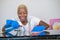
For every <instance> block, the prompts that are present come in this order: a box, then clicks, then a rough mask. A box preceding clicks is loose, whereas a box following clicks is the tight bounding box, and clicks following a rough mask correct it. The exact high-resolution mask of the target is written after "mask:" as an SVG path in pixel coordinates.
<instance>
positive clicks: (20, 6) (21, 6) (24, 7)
mask: <svg viewBox="0 0 60 40" xmlns="http://www.w3.org/2000/svg"><path fill="white" fill-rule="evenodd" d="M18 9H25V10H27V7H26V6H25V5H19V6H18Z"/></svg>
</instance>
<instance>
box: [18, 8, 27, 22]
mask: <svg viewBox="0 0 60 40" xmlns="http://www.w3.org/2000/svg"><path fill="white" fill-rule="evenodd" d="M18 17H19V19H20V20H21V21H25V20H26V19H27V10H26V9H25V8H20V9H19V10H18Z"/></svg>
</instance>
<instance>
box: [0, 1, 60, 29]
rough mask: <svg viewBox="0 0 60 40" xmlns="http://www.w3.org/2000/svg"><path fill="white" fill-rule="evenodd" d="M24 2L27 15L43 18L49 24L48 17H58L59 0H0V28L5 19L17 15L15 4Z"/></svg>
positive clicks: (59, 10) (59, 14)
mask: <svg viewBox="0 0 60 40" xmlns="http://www.w3.org/2000/svg"><path fill="white" fill-rule="evenodd" d="M21 3H24V4H26V5H27V7H28V13H29V15H32V16H36V17H38V18H41V19H43V20H44V21H45V22H47V23H48V24H49V19H51V18H60V0H0V29H1V28H2V27H3V25H4V24H5V20H6V19H9V18H15V17H16V16H17V12H16V11H17V6H18V5H19V4H21Z"/></svg>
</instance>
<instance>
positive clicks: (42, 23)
mask: <svg viewBox="0 0 60 40" xmlns="http://www.w3.org/2000/svg"><path fill="white" fill-rule="evenodd" d="M39 25H44V26H45V27H46V29H48V27H49V24H47V23H45V22H44V21H42V20H41V21H40V22H39Z"/></svg>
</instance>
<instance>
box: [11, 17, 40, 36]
mask: <svg viewBox="0 0 60 40" xmlns="http://www.w3.org/2000/svg"><path fill="white" fill-rule="evenodd" d="M27 20H28V23H27V24H26V25H23V24H22V23H21V21H20V20H19V18H17V19H16V21H17V22H18V23H19V25H20V26H22V27H19V28H18V30H20V31H18V32H19V33H18V34H17V32H14V33H13V32H12V34H17V36H24V35H26V36H29V35H30V33H31V30H32V29H33V28H34V26H35V25H38V24H39V22H40V19H38V18H36V17H33V16H27Z"/></svg>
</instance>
